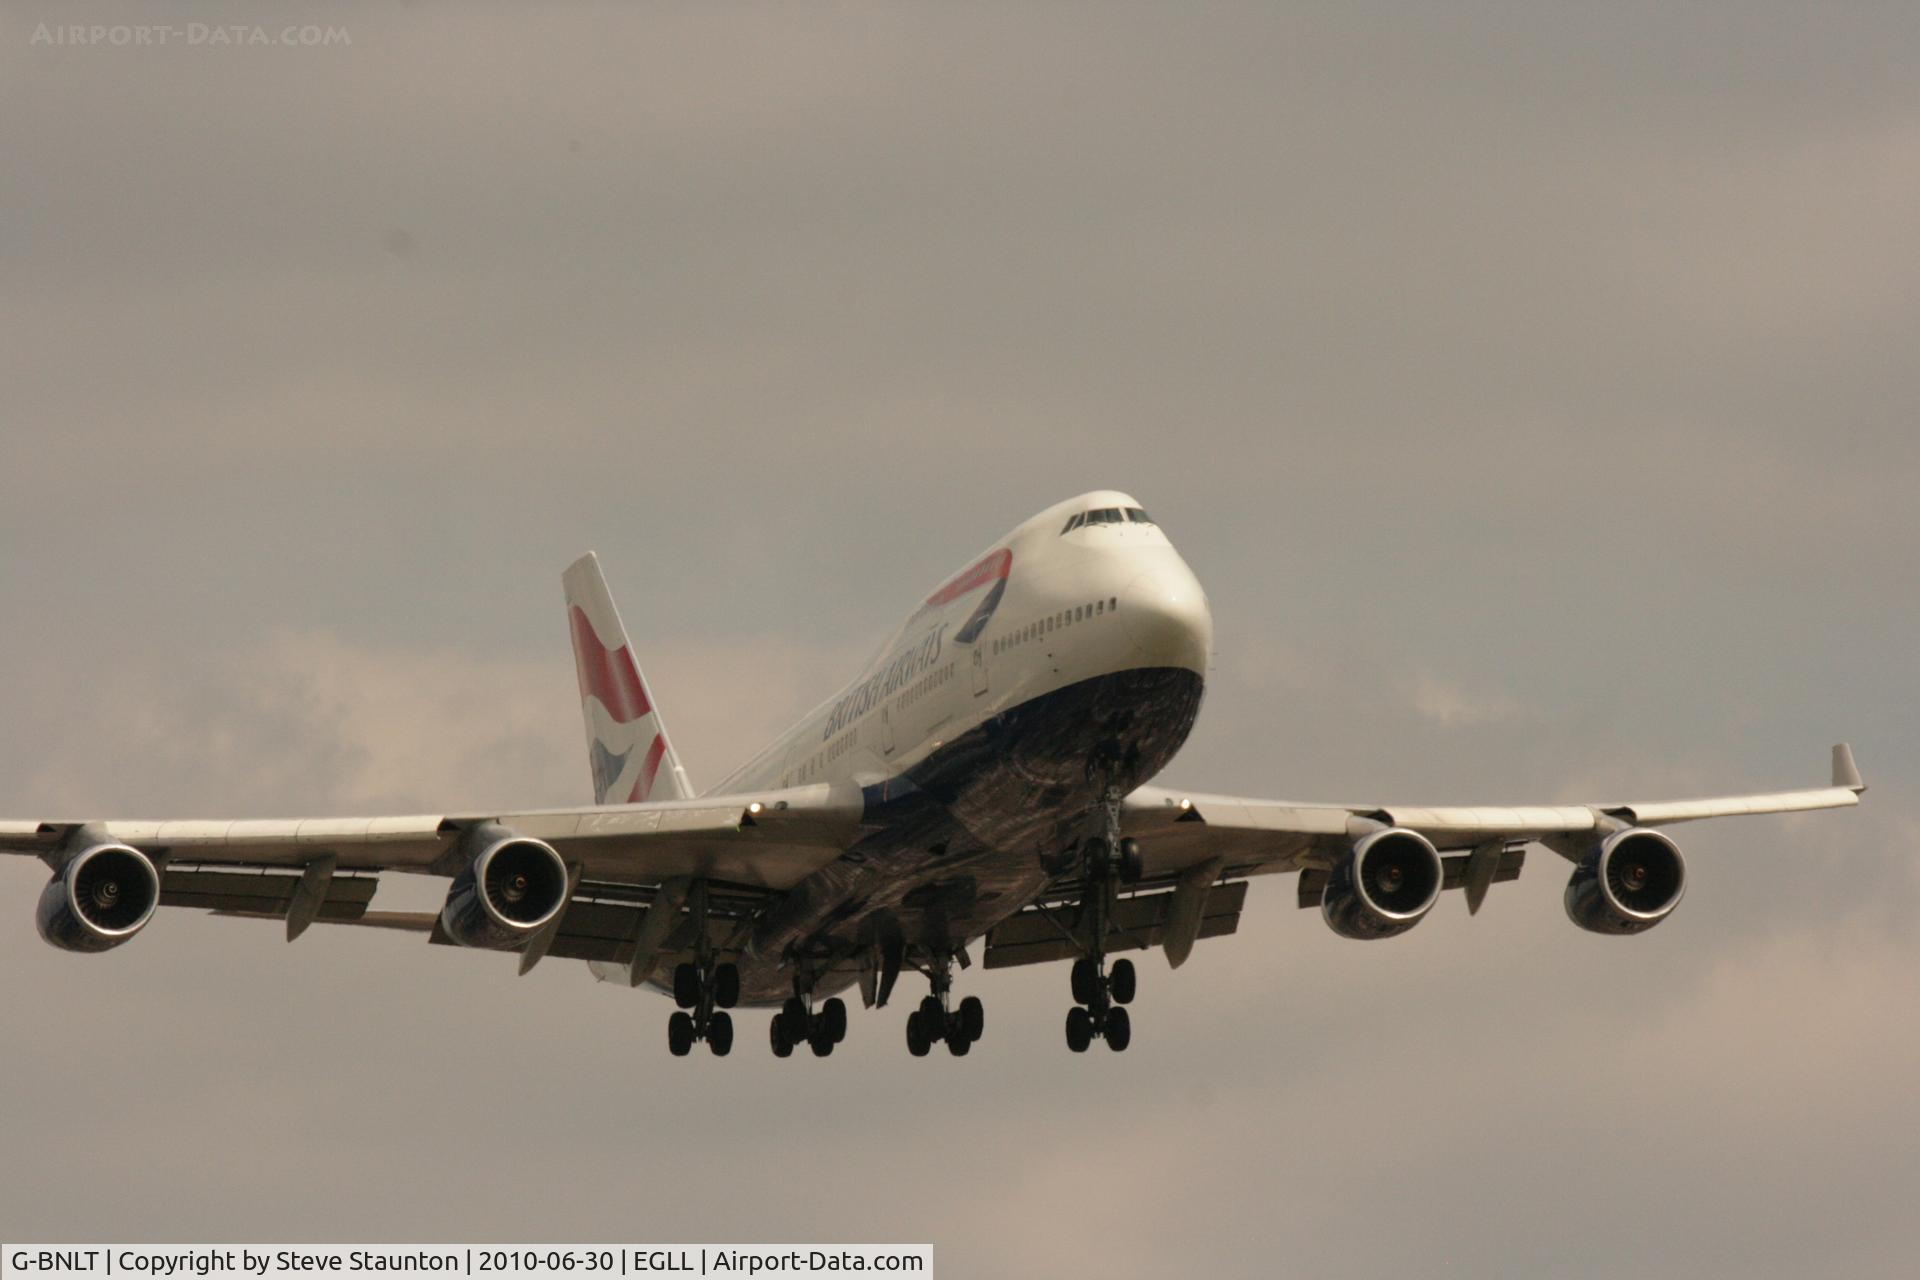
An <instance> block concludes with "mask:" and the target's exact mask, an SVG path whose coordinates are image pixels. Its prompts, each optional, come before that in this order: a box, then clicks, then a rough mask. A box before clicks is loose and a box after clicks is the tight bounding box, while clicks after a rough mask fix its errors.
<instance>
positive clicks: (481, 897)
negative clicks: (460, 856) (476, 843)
mask: <svg viewBox="0 0 1920 1280" xmlns="http://www.w3.org/2000/svg"><path fill="white" fill-rule="evenodd" d="M482 841H484V843H481V846H480V851H479V852H478V853H476V854H475V855H474V856H473V857H472V858H471V859H470V860H469V861H468V862H467V865H466V867H465V868H464V869H463V870H462V871H461V872H460V874H459V875H457V876H455V877H454V880H453V887H452V888H451V889H449V890H448V891H447V905H446V906H444V907H442V908H441V909H440V923H441V925H442V926H443V927H444V928H445V929H446V931H447V933H448V935H449V936H451V937H452V938H453V940H454V941H455V942H458V943H459V944H460V945H461V946H463V947H486V948H489V949H493V950H508V949H512V948H515V947H519V946H522V945H524V944H525V943H526V941H527V939H528V938H530V937H532V936H533V934H534V932H535V931H536V930H538V929H539V928H540V926H541V925H544V924H546V923H547V922H548V921H550V920H552V919H553V917H554V916H556V915H558V914H559V913H560V912H561V911H563V910H565V909H566V905H567V864H566V863H565V862H563V861H561V858H560V855H559V854H558V853H557V852H555V851H554V848H553V846H552V845H550V844H546V843H544V842H542V841H539V840H534V839H530V838H528V837H526V836H516V835H512V834H510V833H507V832H503V831H499V830H496V831H494V832H493V833H492V837H491V838H490V839H489V838H487V837H485V836H483V837H482Z"/></svg>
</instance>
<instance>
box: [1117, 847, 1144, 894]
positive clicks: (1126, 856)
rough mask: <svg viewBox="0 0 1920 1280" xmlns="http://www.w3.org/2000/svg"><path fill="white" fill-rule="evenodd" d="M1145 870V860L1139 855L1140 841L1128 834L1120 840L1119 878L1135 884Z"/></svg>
mask: <svg viewBox="0 0 1920 1280" xmlns="http://www.w3.org/2000/svg"><path fill="white" fill-rule="evenodd" d="M1146 870H1147V866H1146V860H1145V859H1144V858H1142V857H1141V856H1140V842H1139V841H1138V840H1135V839H1134V838H1133V837H1132V836H1128V837H1127V838H1126V839H1124V840H1122V841H1121V842H1120V879H1121V880H1123V881H1125V882H1126V883H1128V884H1137V883H1139V880H1140V877H1141V876H1143V875H1145V874H1146Z"/></svg>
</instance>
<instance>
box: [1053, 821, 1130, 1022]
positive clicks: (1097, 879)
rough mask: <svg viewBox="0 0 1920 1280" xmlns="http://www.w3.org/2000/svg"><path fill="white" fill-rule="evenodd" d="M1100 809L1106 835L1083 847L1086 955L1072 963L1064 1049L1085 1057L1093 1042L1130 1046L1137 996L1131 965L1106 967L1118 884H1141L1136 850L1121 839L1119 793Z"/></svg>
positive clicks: (1125, 962) (1122, 963) (1121, 962)
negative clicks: (1129, 1010)
mask: <svg viewBox="0 0 1920 1280" xmlns="http://www.w3.org/2000/svg"><path fill="white" fill-rule="evenodd" d="M1104 807H1105V810H1106V824H1105V825H1106V834H1105V835H1104V836H1094V837H1092V838H1090V839H1088V840H1087V842H1086V843H1085V844H1084V845H1082V846H1081V856H1082V860H1083V863H1084V867H1085V875H1086V884H1087V894H1086V901H1085V902H1083V903H1082V904H1081V912H1080V915H1081V920H1082V922H1083V924H1084V926H1085V934H1086V953H1085V954H1084V955H1082V956H1081V957H1080V958H1079V959H1078V960H1075V961H1074V962H1073V999H1074V1007H1073V1008H1072V1009H1071V1010H1069V1011H1068V1012H1067V1048H1069V1049H1071V1050H1073V1051H1074V1052H1075V1053H1085V1052H1086V1051H1087V1048H1088V1046H1090V1045H1091V1044H1092V1043H1093V1042H1094V1040H1095V1039H1096V1038H1098V1039H1102V1040H1105V1041H1106V1042H1107V1048H1109V1049H1111V1050H1113V1051H1114V1052H1115V1053H1120V1052H1122V1051H1123V1050H1125V1049H1126V1047H1127V1046H1128V1045H1129V1044H1131V1043H1133V1020H1132V1019H1131V1018H1130V1017H1129V1016H1128V1014H1127V1010H1126V1007H1125V1006H1127V1005H1129V1004H1131V1003H1133V997H1134V993H1135V991H1136V990H1137V983H1136V980H1135V976H1134V972H1133V961H1131V960H1115V961H1114V962H1113V964H1112V966H1111V967H1109V966H1108V965H1107V934H1108V933H1109V932H1110V928H1109V926H1110V922H1111V919H1112V913H1113V904H1114V900H1115V898H1116V897H1117V896H1118V894H1119V886H1120V883H1121V882H1122V881H1126V882H1132V881H1135V880H1138V879H1139V878H1140V873H1141V863H1140V845H1139V842H1138V841H1135V840H1132V839H1129V838H1122V836H1121V835H1120V788H1118V787H1116V786H1112V785H1109V786H1108V787H1107V788H1106V795H1105V806H1104Z"/></svg>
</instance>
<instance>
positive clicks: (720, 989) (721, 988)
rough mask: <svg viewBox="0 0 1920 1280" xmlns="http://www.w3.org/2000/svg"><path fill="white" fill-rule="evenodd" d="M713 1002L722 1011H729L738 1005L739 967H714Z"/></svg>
mask: <svg viewBox="0 0 1920 1280" xmlns="http://www.w3.org/2000/svg"><path fill="white" fill-rule="evenodd" d="M713 1002H714V1003H715V1004H716V1005H719V1006H720V1007H721V1008H722V1009H731V1008H733V1006H735V1005H736V1004H739V1003H740V967H739V966H738V965H731V964H723V965H716V966H715V967H714V970H713Z"/></svg>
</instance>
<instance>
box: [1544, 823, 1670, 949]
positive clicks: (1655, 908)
mask: <svg viewBox="0 0 1920 1280" xmlns="http://www.w3.org/2000/svg"><path fill="white" fill-rule="evenodd" d="M1686 891H1687V862H1686V859H1685V858H1682V857H1681V856H1680V846H1679V845H1677V844H1675V843H1674V842H1673V841H1672V840H1670V839H1669V838H1667V837H1666V836H1664V835H1662V834H1660V833H1659V832H1658V831H1651V830H1649V829H1647V828H1646V827H1630V828H1628V829H1627V830H1625V831H1616V832H1615V833H1614V834H1612V835H1610V836H1608V837H1607V838H1606V839H1605V840H1602V841H1601V842H1600V843H1599V844H1598V845H1596V846H1594V848H1593V851H1592V852H1590V853H1588V854H1587V856H1586V857H1584V858H1582V859H1581V860H1580V862H1579V864H1578V865H1577V866H1575V867H1574V869H1573V878H1572V879H1571V880H1569V881H1567V895H1566V903H1567V918H1568V919H1570V920H1572V921H1573V922H1574V923H1575V924H1577V925H1579V926H1580V927H1581V928H1582V929H1585V930H1587V931H1588V932H1590V933H1607V934H1628V933H1641V932H1643V931H1645V930H1647V929H1651V928H1653V926H1655V925H1657V924H1659V923H1660V922H1661V921H1662V920H1665V919H1666V918H1667V917H1668V916H1669V915H1672V914H1673V909H1674V908H1675V907H1677V906H1679V905H1680V895H1681V894H1683V893H1685V892H1686Z"/></svg>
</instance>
